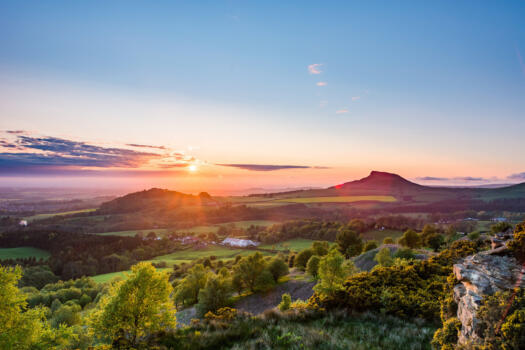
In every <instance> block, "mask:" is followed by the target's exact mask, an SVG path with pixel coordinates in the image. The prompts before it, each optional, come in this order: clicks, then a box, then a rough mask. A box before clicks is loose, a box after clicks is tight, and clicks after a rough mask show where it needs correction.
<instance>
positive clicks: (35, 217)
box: [24, 208, 97, 221]
mask: <svg viewBox="0 0 525 350" xmlns="http://www.w3.org/2000/svg"><path fill="white" fill-rule="evenodd" d="M95 210H97V209H95V208H91V209H81V210H71V211H64V212H61V213H48V214H36V215H32V216H28V217H26V218H24V220H27V221H34V220H42V219H48V218H51V217H53V216H61V215H71V214H79V213H89V212H92V211H95Z"/></svg>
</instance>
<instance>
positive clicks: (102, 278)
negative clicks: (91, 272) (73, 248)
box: [91, 268, 171, 283]
mask: <svg viewBox="0 0 525 350" xmlns="http://www.w3.org/2000/svg"><path fill="white" fill-rule="evenodd" d="M157 270H161V271H167V270H171V269H170V268H162V269H157ZM130 273H131V270H127V271H119V272H110V273H104V274H102V275H96V276H92V277H91V279H93V281H95V282H96V283H107V282H109V281H111V280H112V279H113V278H115V277H120V278H122V279H124V280H125V279H127V278H128V275H129V274H130Z"/></svg>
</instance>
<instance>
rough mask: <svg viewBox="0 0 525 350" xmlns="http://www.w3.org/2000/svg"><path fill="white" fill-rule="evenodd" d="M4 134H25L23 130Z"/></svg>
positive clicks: (8, 131)
mask: <svg viewBox="0 0 525 350" xmlns="http://www.w3.org/2000/svg"><path fill="white" fill-rule="evenodd" d="M5 132H6V133H8V134H25V133H26V131H25V130H6V131H5Z"/></svg>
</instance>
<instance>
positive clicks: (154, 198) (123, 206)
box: [99, 188, 215, 214]
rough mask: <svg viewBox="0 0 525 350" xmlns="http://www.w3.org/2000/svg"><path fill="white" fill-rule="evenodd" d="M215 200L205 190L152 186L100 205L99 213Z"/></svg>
mask: <svg viewBox="0 0 525 350" xmlns="http://www.w3.org/2000/svg"><path fill="white" fill-rule="evenodd" d="M214 203H215V200H214V199H213V198H212V197H211V196H210V195H209V194H208V193H206V192H202V193H200V194H199V195H198V196H194V195H191V194H185V193H181V192H177V191H169V190H164V189H160V188H152V189H150V190H144V191H140V192H134V193H130V194H127V195H125V196H122V197H118V198H116V199H114V200H111V201H109V202H106V203H103V204H102V205H101V206H100V210H99V212H100V213H102V214H103V213H127V212H138V211H144V210H148V209H175V208H179V207H183V206H207V205H213V204H214Z"/></svg>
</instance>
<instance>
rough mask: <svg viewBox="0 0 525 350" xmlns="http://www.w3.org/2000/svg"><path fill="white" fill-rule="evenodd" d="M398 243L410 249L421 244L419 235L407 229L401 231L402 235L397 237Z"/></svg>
mask: <svg viewBox="0 0 525 350" xmlns="http://www.w3.org/2000/svg"><path fill="white" fill-rule="evenodd" d="M399 244H401V245H402V246H404V247H408V248H411V249H414V248H418V247H420V245H421V242H420V239H419V235H418V234H417V232H416V231H414V230H412V229H408V230H406V231H405V233H403V236H402V237H401V238H400V239H399Z"/></svg>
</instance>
